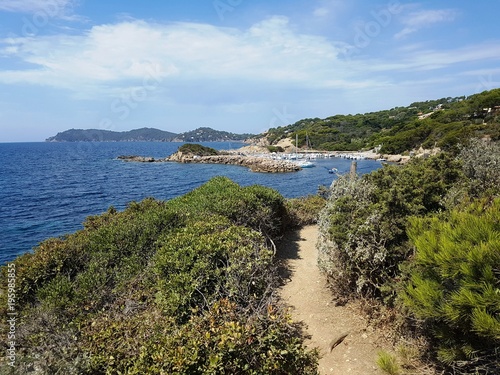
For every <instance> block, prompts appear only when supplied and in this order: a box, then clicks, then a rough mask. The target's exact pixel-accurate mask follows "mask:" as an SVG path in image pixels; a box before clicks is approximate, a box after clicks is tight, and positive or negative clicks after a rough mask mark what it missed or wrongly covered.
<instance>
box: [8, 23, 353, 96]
mask: <svg viewBox="0 0 500 375" xmlns="http://www.w3.org/2000/svg"><path fill="white" fill-rule="evenodd" d="M2 45H3V48H2V46H1V45H0V54H1V55H4V56H8V57H11V58H19V59H21V60H22V61H23V62H27V63H30V64H33V66H34V68H32V69H29V70H26V69H25V68H24V69H19V70H10V71H5V70H4V71H2V72H0V82H5V83H14V82H23V83H32V84H39V85H47V86H54V87H58V88H65V89H70V90H73V91H80V90H81V89H82V87H87V88H88V87H92V86H93V87H94V90H99V89H102V88H104V87H106V88H107V89H110V88H112V87H114V86H119V87H121V86H123V85H127V84H130V85H131V86H133V85H137V83H138V82H139V83H140V82H141V81H142V80H144V79H145V77H147V76H148V74H150V73H149V72H150V70H151V69H152V67H156V68H155V69H156V70H157V72H156V73H155V74H157V75H158V76H159V77H161V78H162V79H165V78H167V77H168V78H169V79H174V80H176V82H178V81H186V82H192V81H212V82H214V81H217V80H234V79H237V80H239V81H247V82H282V83H283V82H286V83H287V84H301V85H306V86H330V85H332V84H333V85H335V84H339V85H342V83H341V81H340V80H338V81H327V80H325V79H324V77H334V76H338V75H340V76H342V77H344V79H345V78H346V77H345V76H346V74H347V69H346V66H345V64H344V63H343V62H341V61H340V60H339V58H338V53H339V51H338V49H337V48H336V47H335V46H334V45H333V44H332V43H330V42H329V41H328V40H326V39H325V38H322V37H318V36H312V35H307V34H298V33H295V32H294V31H293V30H292V28H291V27H290V26H289V24H288V19H287V18H285V17H272V18H269V19H266V20H264V21H262V22H259V23H257V24H255V25H253V26H252V27H250V28H249V29H248V30H245V31H239V30H237V29H231V28H220V27H215V26H211V25H207V24H195V23H174V24H168V25H162V24H149V23H146V22H144V21H127V22H122V23H118V24H111V25H101V26H95V27H93V28H92V29H90V30H89V31H88V32H87V33H85V34H84V35H79V36H73V35H57V36H37V37H27V38H14V39H7V40H4V41H3V43H2ZM334 82H337V83H334ZM346 82H347V81H346Z"/></svg>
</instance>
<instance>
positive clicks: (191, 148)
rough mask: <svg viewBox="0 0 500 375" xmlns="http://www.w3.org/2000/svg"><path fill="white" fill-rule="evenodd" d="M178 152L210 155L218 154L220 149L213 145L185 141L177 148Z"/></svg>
mask: <svg viewBox="0 0 500 375" xmlns="http://www.w3.org/2000/svg"><path fill="white" fill-rule="evenodd" d="M177 151H178V152H182V153H184V154H193V155H197V156H210V155H218V154H219V151H217V150H216V149H214V148H212V147H207V146H202V145H200V144H198V143H184V144H183V145H182V146H180V147H179V148H178V150H177Z"/></svg>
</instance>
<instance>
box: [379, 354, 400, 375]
mask: <svg viewBox="0 0 500 375" xmlns="http://www.w3.org/2000/svg"><path fill="white" fill-rule="evenodd" d="M377 365H378V367H379V368H380V369H381V370H382V371H384V372H385V373H387V374H389V375H398V374H400V373H401V368H400V366H399V365H398V362H397V360H396V357H394V356H393V355H392V354H390V353H387V352H385V351H382V352H380V353H378V356H377Z"/></svg>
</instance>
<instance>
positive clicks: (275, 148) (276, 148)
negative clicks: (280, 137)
mask: <svg viewBox="0 0 500 375" xmlns="http://www.w3.org/2000/svg"><path fill="white" fill-rule="evenodd" d="M267 149H268V150H269V152H285V150H284V149H283V147H281V146H267Z"/></svg>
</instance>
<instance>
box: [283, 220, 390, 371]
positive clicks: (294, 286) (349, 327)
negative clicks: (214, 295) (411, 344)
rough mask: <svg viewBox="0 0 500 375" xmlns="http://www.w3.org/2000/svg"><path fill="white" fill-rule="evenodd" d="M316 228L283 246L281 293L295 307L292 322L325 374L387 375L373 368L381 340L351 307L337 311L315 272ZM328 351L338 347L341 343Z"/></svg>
mask: <svg viewBox="0 0 500 375" xmlns="http://www.w3.org/2000/svg"><path fill="white" fill-rule="evenodd" d="M317 235H318V228H317V226H307V227H304V228H303V229H301V230H300V231H297V232H294V233H293V234H291V235H290V237H289V238H287V239H286V240H284V241H283V244H282V246H280V251H279V254H280V257H281V258H282V259H283V260H284V263H285V266H286V267H285V269H284V270H283V276H284V277H285V280H286V282H285V284H284V285H283V286H282V288H281V290H280V293H281V296H282V298H283V300H284V301H285V302H287V303H288V304H289V305H290V306H291V307H292V316H293V318H294V320H296V321H302V322H304V323H305V325H306V329H307V332H306V333H307V334H308V335H310V338H309V339H307V341H306V344H307V345H308V346H309V347H317V348H319V349H320V353H321V355H322V358H321V359H320V362H319V371H320V373H321V374H331V375H337V374H338V375H343V374H354V375H367V374H381V375H382V374H383V373H382V371H381V370H379V369H378V367H377V365H376V364H375V361H376V358H377V353H378V352H379V350H380V349H381V348H382V341H383V339H382V337H380V336H379V335H378V334H377V332H375V331H374V330H373V329H372V328H371V327H370V326H369V325H368V324H367V322H366V320H365V319H364V318H363V317H361V316H360V315H359V314H357V313H356V312H355V309H354V308H353V307H351V306H349V305H346V306H335V303H334V302H332V293H331V291H330V290H328V288H327V286H326V282H325V279H324V277H323V275H321V274H320V272H319V269H318V266H317V250H316V241H317ZM346 333H348V334H347V336H346V337H345V338H344V339H343V340H342V341H341V342H340V343H338V344H337V345H336V346H335V347H334V348H333V349H331V351H330V347H331V346H332V344H333V343H334V342H335V341H340V340H337V339H341V337H342V336H343V335H345V334H346Z"/></svg>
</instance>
